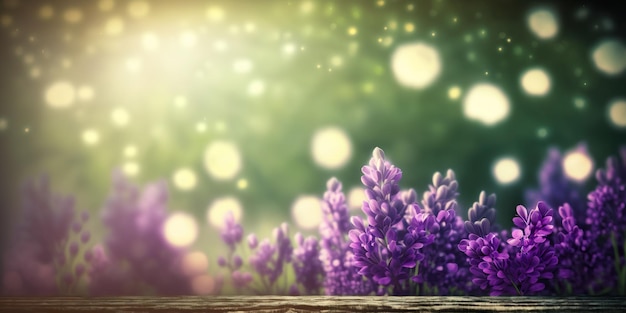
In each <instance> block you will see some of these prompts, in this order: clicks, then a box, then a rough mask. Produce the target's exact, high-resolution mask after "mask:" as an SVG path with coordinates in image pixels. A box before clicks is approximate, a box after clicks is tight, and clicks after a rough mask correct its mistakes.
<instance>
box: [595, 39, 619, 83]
mask: <svg viewBox="0 0 626 313" xmlns="http://www.w3.org/2000/svg"><path fill="white" fill-rule="evenodd" d="M591 58H592V60H593V63H594V65H595V66H596V68H597V69H598V70H600V71H601V72H603V73H605V74H607V75H618V74H620V73H622V72H623V71H624V69H625V68H626V47H625V46H624V44H623V43H622V41H620V40H617V39H608V40H604V41H602V42H601V43H600V44H599V45H597V46H596V47H595V49H593V52H592V54H591Z"/></svg>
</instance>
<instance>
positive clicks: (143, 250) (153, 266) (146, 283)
mask: <svg viewBox="0 0 626 313" xmlns="http://www.w3.org/2000/svg"><path fill="white" fill-rule="evenodd" d="M167 201H168V194H167V186H166V184H165V182H163V181H159V182H156V183H152V184H149V185H147V186H146V187H145V188H143V190H140V189H139V188H138V187H137V186H135V185H133V184H131V183H130V182H129V181H128V180H127V179H126V177H124V176H123V175H122V174H121V173H120V172H115V173H114V174H113V186H112V190H111V193H110V195H109V197H108V199H107V202H106V204H105V206H104V208H103V210H102V221H103V223H104V226H105V227H106V229H107V233H106V236H105V238H104V242H103V243H102V244H101V245H98V246H97V247H96V248H95V250H94V251H93V260H92V264H91V265H92V266H91V269H90V270H89V277H90V281H91V283H90V286H89V289H90V293H91V294H92V295H142V294H146V293H150V294H157V295H176V294H190V293H191V286H190V278H189V277H187V276H186V275H185V274H184V272H183V271H182V267H181V265H180V263H181V260H182V258H183V256H184V254H185V252H186V251H185V250H184V249H182V248H177V247H174V246H172V245H171V244H170V243H168V241H167V240H166V239H165V237H164V235H163V231H162V230H163V226H164V223H165V220H166V217H167ZM121 264H125V266H120V265H121ZM156 273H158V275H157V274H156Z"/></svg>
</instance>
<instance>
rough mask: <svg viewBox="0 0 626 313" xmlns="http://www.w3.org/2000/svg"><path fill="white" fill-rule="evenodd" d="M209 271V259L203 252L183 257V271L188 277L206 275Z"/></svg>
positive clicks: (191, 253) (195, 252) (189, 253)
mask: <svg viewBox="0 0 626 313" xmlns="http://www.w3.org/2000/svg"><path fill="white" fill-rule="evenodd" d="M208 269H209V259H208V258H207V256H206V254H205V253H204V252H202V251H193V252H187V254H185V256H184V257H183V261H182V270H183V273H185V274H186V275H187V276H196V275H200V274H204V273H206V271H207V270H208Z"/></svg>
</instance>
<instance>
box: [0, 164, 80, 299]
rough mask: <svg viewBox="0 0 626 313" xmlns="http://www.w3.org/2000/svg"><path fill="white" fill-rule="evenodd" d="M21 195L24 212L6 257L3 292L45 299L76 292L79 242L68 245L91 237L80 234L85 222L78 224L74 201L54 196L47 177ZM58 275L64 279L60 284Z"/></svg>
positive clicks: (26, 187) (33, 182)
mask: <svg viewBox="0 0 626 313" xmlns="http://www.w3.org/2000/svg"><path fill="white" fill-rule="evenodd" d="M21 195H22V206H21V210H20V211H19V214H18V217H17V220H16V221H15V223H14V225H15V227H14V228H12V229H10V232H9V239H10V241H9V244H8V249H7V250H6V251H4V252H5V253H4V255H3V258H4V262H3V265H4V266H3V267H4V268H3V269H2V270H3V273H4V274H3V275H0V276H4V277H5V279H4V282H3V286H2V290H4V291H3V293H6V294H10V295H29V296H44V295H57V294H68V293H73V292H76V291H77V290H76V288H78V283H79V279H80V277H81V275H82V271H78V272H76V271H75V270H74V269H75V267H76V266H78V265H80V264H79V263H78V262H79V261H77V260H76V259H77V258H76V256H77V254H78V251H79V249H80V243H78V242H75V241H72V242H71V243H70V240H71V238H73V237H74V236H84V235H85V234H87V235H89V232H88V231H85V230H82V228H83V227H82V223H83V222H84V221H80V220H78V219H75V214H74V212H75V209H74V199H73V198H72V197H66V196H61V195H58V194H55V193H53V192H52V190H51V189H50V183H49V180H48V178H47V177H46V176H43V177H41V178H40V179H39V180H35V179H32V180H28V181H27V182H26V184H25V185H24V186H23V188H22V194H21ZM81 230H82V233H81ZM83 243H86V242H83ZM57 276H62V277H66V279H62V280H60V281H59V282H60V283H58V284H57V281H56V279H55V278H56V277H57Z"/></svg>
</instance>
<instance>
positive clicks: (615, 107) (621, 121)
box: [608, 99, 626, 128]
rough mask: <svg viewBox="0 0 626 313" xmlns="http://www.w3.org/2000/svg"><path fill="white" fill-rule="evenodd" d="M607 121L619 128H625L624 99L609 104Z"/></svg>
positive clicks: (625, 111)
mask: <svg viewBox="0 0 626 313" xmlns="http://www.w3.org/2000/svg"><path fill="white" fill-rule="evenodd" d="M608 113H609V114H608V115H609V120H610V121H611V123H612V124H613V125H615V126H616V127H619V128H626V99H617V100H613V101H612V102H611V103H610V104H609V110H608Z"/></svg>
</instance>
